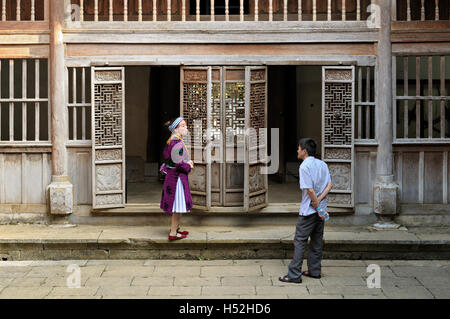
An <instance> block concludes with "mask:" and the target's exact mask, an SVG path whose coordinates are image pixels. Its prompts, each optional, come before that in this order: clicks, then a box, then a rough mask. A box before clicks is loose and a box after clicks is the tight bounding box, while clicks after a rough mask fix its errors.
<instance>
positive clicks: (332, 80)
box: [322, 66, 355, 208]
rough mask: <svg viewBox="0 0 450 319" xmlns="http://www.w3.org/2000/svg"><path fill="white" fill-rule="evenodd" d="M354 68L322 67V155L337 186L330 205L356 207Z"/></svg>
mask: <svg viewBox="0 0 450 319" xmlns="http://www.w3.org/2000/svg"><path fill="white" fill-rule="evenodd" d="M354 72H355V71H354V67H353V66H351V67H323V69H322V86H323V87H322V101H323V102H322V103H323V110H322V158H323V160H324V161H325V162H326V163H327V165H328V168H329V170H330V175H331V182H332V184H333V189H332V190H331V192H330V193H329V194H328V196H327V204H328V206H333V207H349V208H351V207H353V206H354V195H353V184H354V162H353V161H354V137H353V128H354V105H353V104H354V98H353V97H354Z"/></svg>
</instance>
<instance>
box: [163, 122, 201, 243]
mask: <svg viewBox="0 0 450 319" xmlns="http://www.w3.org/2000/svg"><path fill="white" fill-rule="evenodd" d="M166 125H167V126H168V128H169V130H170V131H171V132H172V135H171V136H170V138H169V139H168V140H167V144H166V146H165V148H164V151H163V156H164V160H165V163H164V164H163V165H162V166H161V169H160V170H161V171H162V172H164V173H165V174H166V177H165V179H164V185H163V190H162V197H161V205H160V207H161V209H162V210H163V211H164V212H166V213H167V214H170V215H172V223H171V227H170V232H169V240H177V239H183V238H186V236H187V235H188V234H189V232H188V231H182V230H180V218H181V214H183V213H187V212H189V211H190V210H191V209H192V197H191V191H190V189H189V179H188V174H189V172H190V171H191V169H192V168H193V167H194V162H192V161H191V160H190V158H189V152H188V150H187V148H186V145H185V144H184V141H183V136H185V135H186V134H187V132H188V131H187V125H186V121H185V120H184V119H183V118H182V117H178V118H177V119H176V120H174V121H170V122H168V123H166Z"/></svg>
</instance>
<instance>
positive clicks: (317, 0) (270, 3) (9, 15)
mask: <svg viewBox="0 0 450 319" xmlns="http://www.w3.org/2000/svg"><path fill="white" fill-rule="evenodd" d="M61 1H63V0H61ZM377 1H380V0H222V1H220V0H70V4H71V5H72V8H68V11H69V10H72V20H76V19H78V20H79V21H81V22H85V21H86V22H87V21H94V22H97V21H102V22H103V21H105V22H113V21H125V22H127V21H139V22H141V21H142V22H146V21H230V22H234V21H240V22H243V21H364V20H366V19H368V18H369V16H370V15H371V14H372V13H373V11H372V12H370V5H371V4H376V3H377ZM47 3H48V0H0V5H1V14H0V15H1V21H2V22H6V21H39V20H41V21H42V20H46V16H48V9H46V8H47ZM77 7H78V8H77ZM392 8H393V20H394V21H395V20H396V21H427V20H434V21H438V20H449V19H450V1H448V0H434V1H433V0H431V1H425V0H414V1H411V0H392ZM368 11H369V12H368ZM74 12H76V13H77V14H73V13H74Z"/></svg>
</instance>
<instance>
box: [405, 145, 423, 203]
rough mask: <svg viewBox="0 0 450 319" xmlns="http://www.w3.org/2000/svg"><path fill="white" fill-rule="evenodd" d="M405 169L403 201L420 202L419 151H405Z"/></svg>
mask: <svg viewBox="0 0 450 319" xmlns="http://www.w3.org/2000/svg"><path fill="white" fill-rule="evenodd" d="M402 156H403V163H402V166H403V170H402V177H403V178H402V185H403V189H402V191H403V193H402V201H403V203H418V202H419V188H418V181H419V157H420V156H419V153H418V152H404V153H403V155H402Z"/></svg>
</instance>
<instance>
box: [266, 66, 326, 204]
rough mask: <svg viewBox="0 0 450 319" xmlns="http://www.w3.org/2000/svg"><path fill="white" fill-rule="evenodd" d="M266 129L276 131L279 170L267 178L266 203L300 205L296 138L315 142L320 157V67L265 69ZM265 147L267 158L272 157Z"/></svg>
mask: <svg viewBox="0 0 450 319" xmlns="http://www.w3.org/2000/svg"><path fill="white" fill-rule="evenodd" d="M268 76H269V77H268V126H269V134H270V129H271V128H279V143H278V145H270V138H269V145H270V146H271V147H274V146H276V147H279V168H278V172H277V173H275V174H271V175H269V204H279V203H290V204H294V203H300V201H301V192H300V189H299V176H298V169H299V165H300V164H301V160H298V159H297V144H298V140H299V139H300V138H306V137H310V138H313V139H315V140H316V141H317V144H318V145H317V154H316V157H317V158H321V154H320V153H321V134H322V91H321V90H322V82H321V81H322V67H321V66H272V67H269V69H268ZM271 147H269V155H270V154H273V150H272V148H271Z"/></svg>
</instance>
